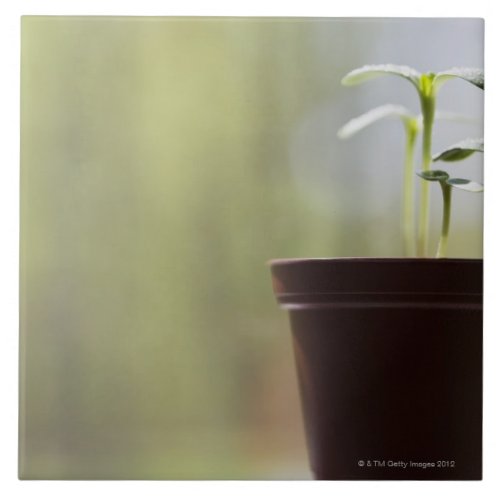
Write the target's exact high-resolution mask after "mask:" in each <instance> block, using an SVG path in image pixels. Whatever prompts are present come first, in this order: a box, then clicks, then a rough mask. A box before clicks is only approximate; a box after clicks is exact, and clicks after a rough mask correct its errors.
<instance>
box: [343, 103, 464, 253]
mask: <svg viewBox="0 0 500 500" xmlns="http://www.w3.org/2000/svg"><path fill="white" fill-rule="evenodd" d="M385 118H397V119H399V120H400V121H401V123H402V125H403V128H404V131H405V152H404V174H403V196H402V199H403V214H402V228H403V239H404V247H405V253H406V255H413V254H414V252H415V223H414V220H415V217H414V197H413V192H414V182H413V180H414V175H413V174H414V161H413V158H414V155H415V154H414V153H415V142H416V139H417V136H418V134H419V133H420V132H421V131H422V115H415V114H413V113H412V112H411V111H409V110H408V109H406V108H405V107H403V106H398V105H396V104H384V105H382V106H378V107H377V108H374V109H372V110H370V111H367V112H366V113H363V114H362V115H360V116H358V117H356V118H353V119H352V120H350V121H349V122H347V123H346V124H345V125H344V126H343V127H342V128H341V129H340V130H339V131H338V133H337V136H338V137H339V138H340V139H348V138H350V137H351V136H353V135H355V134H357V133H358V132H360V131H361V130H363V129H364V128H366V127H368V126H369V125H372V124H373V123H376V122H378V121H380V120H383V119H385ZM435 118H436V119H442V120H466V119H467V118H466V117H464V116H463V115H460V114H457V113H450V112H446V111H436V113H435Z"/></svg>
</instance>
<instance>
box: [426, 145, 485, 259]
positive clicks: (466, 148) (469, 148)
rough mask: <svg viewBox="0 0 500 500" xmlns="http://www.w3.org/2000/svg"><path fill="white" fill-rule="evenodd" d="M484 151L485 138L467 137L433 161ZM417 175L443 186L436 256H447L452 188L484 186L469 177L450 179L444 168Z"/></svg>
mask: <svg viewBox="0 0 500 500" xmlns="http://www.w3.org/2000/svg"><path fill="white" fill-rule="evenodd" d="M483 151H484V148H483V139H466V140H465V141H462V142H459V143H457V144H454V145H453V146H450V147H449V148H447V149H446V150H445V151H442V152H441V153H439V154H437V155H435V156H434V157H433V161H446V162H453V161H460V160H463V159H465V158H468V157H469V156H471V155H472V154H474V153H475V152H481V153H482V152H483ZM417 175H419V176H420V177H421V178H422V179H424V180H426V181H438V182H439V184H440V186H441V192H442V194H443V218H442V223H441V237H440V238H439V244H438V250H437V254H436V257H438V258H440V257H445V256H446V251H447V246H448V233H449V230H450V218H451V193H452V188H458V189H462V190H464V191H470V192H472V193H480V192H482V191H483V186H482V184H480V183H478V182H474V181H471V180H469V179H459V178H453V179H450V175H449V174H448V172H445V171H444V170H427V171H425V172H424V171H421V172H417Z"/></svg>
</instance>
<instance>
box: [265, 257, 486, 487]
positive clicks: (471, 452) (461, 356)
mask: <svg viewBox="0 0 500 500" xmlns="http://www.w3.org/2000/svg"><path fill="white" fill-rule="evenodd" d="M271 271H272V276H273V287H274V292H275V294H276V298H277V300H278V302H279V303H280V305H281V306H282V307H283V308H285V309H288V311H289V313H290V321H291V327H292V334H293V344H294V351H295V358H296V362H297V370H298V379H299V386H300V392H301V397H302V408H303V416H304V423H305V430H306V437H307V444H308V451H309V458H310V465H311V468H312V470H313V472H314V475H315V477H316V478H317V479H441V480H444V479H481V470H482V460H481V454H482V277H483V261H482V260H473V259H292V260H275V261H272V262H271Z"/></svg>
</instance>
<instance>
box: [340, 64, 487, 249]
mask: <svg viewBox="0 0 500 500" xmlns="http://www.w3.org/2000/svg"><path fill="white" fill-rule="evenodd" d="M385 75H396V76H399V77H402V78H404V79H406V80H408V81H409V82H410V83H411V84H412V85H413V86H414V87H415V89H416V90H417V93H418V96H419V100H420V109H421V114H422V118H421V122H422V171H421V172H420V177H422V179H423V182H422V184H421V189H420V209H419V217H418V220H419V224H418V233H417V255H419V256H422V257H424V256H426V255H427V246H428V234H429V183H428V182H427V181H436V180H437V181H440V183H443V182H444V183H445V185H446V186H450V187H451V186H452V185H453V186H455V187H458V186H459V185H460V186H461V188H462V189H465V188H464V186H469V187H470V185H471V183H472V181H467V182H465V183H460V182H459V183H458V184H449V183H447V182H446V180H443V175H442V174H437V177H436V178H434V177H433V176H432V175H428V173H429V172H430V171H431V168H430V166H431V163H432V161H433V157H432V129H433V125H434V120H435V119H436V117H437V113H436V96H437V93H438V91H439V90H440V88H441V87H442V85H443V84H444V83H445V82H446V81H448V80H450V79H453V78H460V79H462V80H465V81H467V82H469V83H472V84H473V85H475V86H476V87H478V88H480V89H484V74H483V71H482V70H480V69H476V68H452V69H449V70H446V71H442V72H439V73H420V72H418V71H417V70H415V69H413V68H410V67H408V66H397V65H393V64H382V65H369V66H363V67H362V68H358V69H355V70H353V71H351V72H350V73H348V74H347V75H346V76H345V77H344V78H343V79H342V84H343V85H348V86H351V85H358V84H360V83H364V82H366V81H368V80H372V79H374V78H377V77H379V76H385ZM396 109H398V107H396ZM380 114H381V112H380V111H379V114H377V113H374V114H373V115H372V116H371V117H370V115H369V116H368V119H367V118H366V116H365V119H364V121H363V120H361V121H360V122H358V125H359V124H360V123H361V124H363V123H366V122H368V123H373V122H374V121H376V119H379V118H377V116H380ZM391 114H392V115H394V114H396V115H399V116H400V117H401V116H402V115H401V114H400V113H398V112H397V111H396V113H394V109H393V112H392V113H391ZM384 116H388V115H387V114H386V115H384ZM374 117H375V120H374V119H373V118H374ZM360 118H362V117H360ZM404 119H406V118H404ZM358 120H359V119H358ZM350 123H351V122H350ZM347 125H349V124H347ZM347 125H346V127H347ZM354 128H355V127H354V126H353V125H352V123H351V129H354ZM358 128H359V127H358ZM361 128H363V127H361ZM342 130H343V129H341V131H342ZM347 130H348V132H349V127H348V128H347ZM417 132H418V129H417ZM344 133H345V130H344ZM415 135H416V134H415ZM412 139H413V142H411V143H410V141H409V133H408V130H407V138H406V142H407V146H406V153H405V157H406V159H405V171H406V170H407V169H409V168H410V167H408V165H409V164H410V160H409V159H408V158H407V156H408V155H409V154H410V153H409V152H408V149H410V152H411V154H412V156H413V148H414V142H415V138H412ZM469 141H470V140H469ZM471 144H472V143H468V144H465V143H460V144H458V145H455V146H454V147H453V148H451V149H449V150H447V151H445V152H443V153H441V154H440V155H438V157H436V158H435V161H437V160H445V161H456V160H460V159H464V158H466V157H467V156H470V155H471V154H473V153H474V152H475V151H477V149H476V150H474V149H471V148H470V147H469V146H470V145H471ZM443 154H444V155H445V157H443V156H442V155H443ZM447 155H448V158H455V157H456V159H446V157H447ZM438 172H444V171H438ZM446 175H448V174H446ZM447 180H448V182H451V181H452V180H453V179H452V180H450V179H449V176H448V178H447ZM474 185H476V183H474ZM404 186H405V187H404V193H405V196H404V198H405V201H404V209H403V214H404V220H405V226H406V229H405V232H406V234H408V233H409V232H410V231H411V232H412V233H413V217H412V208H408V207H409V206H410V204H411V207H413V201H412V197H411V196H412V195H410V194H409V193H408V190H410V191H413V189H412V187H413V186H412V185H411V184H410V183H409V182H408V181H407V175H406V174H405V182H404ZM409 186H410V187H409ZM441 186H443V184H441ZM446 189H447V188H446ZM444 193H445V192H444V191H443V196H444ZM450 193H451V191H450ZM449 198H450V199H449V203H448V205H447V206H448V209H449V205H451V194H450V195H449ZM445 212H446V210H445V206H444V204H443V214H444V213H445ZM409 214H411V215H409ZM410 217H411V218H412V220H411V221H410V220H409V218H410ZM444 219H445V217H444V215H443V221H444ZM408 228H409V229H408ZM448 229H449V213H448V217H447V227H446V230H447V231H448ZM442 235H443V233H442ZM447 236H448V232H446V237H445V239H444V242H443V244H442V245H441V243H442V240H443V239H441V241H440V248H439V250H438V256H440V257H442V256H444V255H445V253H444V252H445V249H446V241H447ZM405 241H406V247H407V252H408V249H409V248H411V239H410V238H409V237H408V236H406V238H405Z"/></svg>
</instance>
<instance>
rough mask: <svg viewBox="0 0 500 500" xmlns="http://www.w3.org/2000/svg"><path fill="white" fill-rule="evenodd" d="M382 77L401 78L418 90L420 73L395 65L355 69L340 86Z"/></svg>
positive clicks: (368, 66) (375, 65)
mask: <svg viewBox="0 0 500 500" xmlns="http://www.w3.org/2000/svg"><path fill="white" fill-rule="evenodd" d="M384 75H396V76H401V77H403V78H406V79H407V80H408V81H410V82H411V83H413V85H415V87H417V89H419V85H420V76H421V75H420V73H419V72H418V71H417V70H416V69H413V68H410V67H408V66H398V65H396V64H372V65H366V66H363V67H361V68H357V69H355V70H353V71H351V72H350V73H348V74H347V75H346V76H344V78H342V85H347V86H350V85H358V84H360V83H364V82H366V81H368V80H372V79H373V78H377V77H379V76H384Z"/></svg>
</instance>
